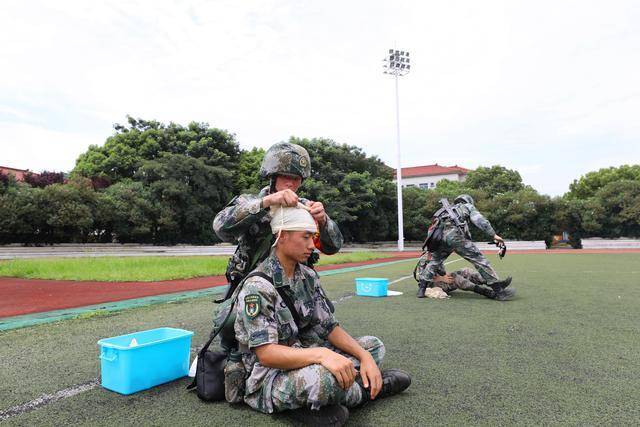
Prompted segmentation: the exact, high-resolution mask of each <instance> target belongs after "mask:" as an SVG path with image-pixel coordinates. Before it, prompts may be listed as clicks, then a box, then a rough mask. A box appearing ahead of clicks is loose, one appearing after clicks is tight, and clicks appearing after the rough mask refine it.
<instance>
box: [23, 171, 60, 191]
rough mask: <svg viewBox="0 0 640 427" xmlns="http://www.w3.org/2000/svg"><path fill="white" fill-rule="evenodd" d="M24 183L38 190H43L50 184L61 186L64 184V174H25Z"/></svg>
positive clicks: (44, 172)
mask: <svg viewBox="0 0 640 427" xmlns="http://www.w3.org/2000/svg"><path fill="white" fill-rule="evenodd" d="M24 182H26V183H27V184H29V185H31V186H32V187H38V188H44V187H46V186H48V185H51V184H62V183H64V173H63V172H50V171H43V172H42V173H40V174H35V173H31V172H27V173H26V174H25V175H24Z"/></svg>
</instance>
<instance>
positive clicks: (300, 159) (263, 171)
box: [260, 142, 311, 179]
mask: <svg viewBox="0 0 640 427" xmlns="http://www.w3.org/2000/svg"><path fill="white" fill-rule="evenodd" d="M280 174H284V175H297V176H299V177H301V178H303V179H304V178H309V176H310V175H311V158H310V157H309V153H308V152H307V150H306V149H305V148H304V147H302V146H300V145H298V144H292V143H290V142H279V143H277V144H274V145H272V146H271V147H270V148H269V149H268V150H267V152H266V153H265V155H264V159H263V160H262V165H260V176H261V177H262V178H269V177H271V176H274V175H280Z"/></svg>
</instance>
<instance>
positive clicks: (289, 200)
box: [262, 188, 298, 208]
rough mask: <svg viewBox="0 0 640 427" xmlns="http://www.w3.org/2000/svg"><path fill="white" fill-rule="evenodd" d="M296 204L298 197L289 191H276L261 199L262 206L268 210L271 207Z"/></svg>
mask: <svg viewBox="0 0 640 427" xmlns="http://www.w3.org/2000/svg"><path fill="white" fill-rule="evenodd" d="M297 204H298V195H297V194H296V193H294V192H293V191H292V190H290V189H288V188H287V189H286V190H282V191H278V192H277V193H273V194H269V195H268V196H265V197H264V198H263V199H262V206H263V207H264V208H268V207H269V206H273V205H282V206H296V205H297Z"/></svg>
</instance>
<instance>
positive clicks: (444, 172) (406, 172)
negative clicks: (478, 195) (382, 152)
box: [394, 163, 471, 188]
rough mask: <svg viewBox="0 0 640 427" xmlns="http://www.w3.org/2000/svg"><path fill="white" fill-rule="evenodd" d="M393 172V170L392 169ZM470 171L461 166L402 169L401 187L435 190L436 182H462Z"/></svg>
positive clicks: (436, 165)
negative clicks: (446, 180)
mask: <svg viewBox="0 0 640 427" xmlns="http://www.w3.org/2000/svg"><path fill="white" fill-rule="evenodd" d="M394 172H395V169H394ZM469 172H471V169H467V168H463V167H462V166H458V165H454V166H441V165H439V164H437V163H436V164H435V165H425V166H412V167H408V168H402V186H403V187H420V188H435V186H436V184H437V182H438V181H440V180H443V179H448V180H449V181H464V180H465V178H466V177H467V174H468V173H469Z"/></svg>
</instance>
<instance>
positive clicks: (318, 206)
mask: <svg viewBox="0 0 640 427" xmlns="http://www.w3.org/2000/svg"><path fill="white" fill-rule="evenodd" d="M307 206H309V207H310V208H311V209H310V210H309V213H310V214H311V216H312V217H313V219H315V220H316V221H318V225H319V226H320V227H324V225H325V224H326V223H327V214H326V212H325V211H324V205H323V204H322V203H321V202H312V201H311V200H309V201H307Z"/></svg>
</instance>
